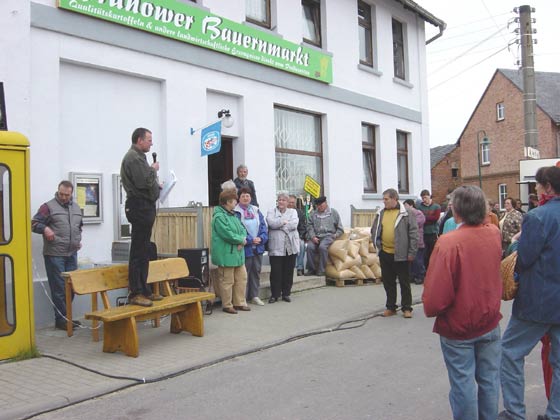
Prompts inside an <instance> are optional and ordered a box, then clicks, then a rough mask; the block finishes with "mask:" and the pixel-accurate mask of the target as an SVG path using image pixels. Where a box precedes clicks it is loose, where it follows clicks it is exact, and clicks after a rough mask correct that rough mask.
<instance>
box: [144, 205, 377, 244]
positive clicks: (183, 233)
mask: <svg viewBox="0 0 560 420" xmlns="http://www.w3.org/2000/svg"><path fill="white" fill-rule="evenodd" d="M378 211H379V208H375V209H357V208H355V207H354V206H352V205H350V227H367V226H371V225H372V224H373V219H374V217H375V215H376V214H377V212H378ZM213 213H214V207H172V208H161V209H159V210H158V213H157V217H156V221H155V223H154V228H153V231H152V240H153V241H154V242H155V243H156V245H157V248H158V253H160V254H173V255H176V254H177V250H178V249H180V248H208V249H210V248H211V235H212V214H213ZM210 252H211V250H210Z"/></svg>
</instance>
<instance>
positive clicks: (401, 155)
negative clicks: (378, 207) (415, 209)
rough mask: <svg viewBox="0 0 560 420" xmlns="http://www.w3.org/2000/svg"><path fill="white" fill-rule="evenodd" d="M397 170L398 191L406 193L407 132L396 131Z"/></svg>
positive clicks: (407, 189)
mask: <svg viewBox="0 0 560 420" xmlns="http://www.w3.org/2000/svg"><path fill="white" fill-rule="evenodd" d="M397 171H398V183H399V193H404V194H408V192H409V182H408V134H407V133H405V132H403V131H397Z"/></svg>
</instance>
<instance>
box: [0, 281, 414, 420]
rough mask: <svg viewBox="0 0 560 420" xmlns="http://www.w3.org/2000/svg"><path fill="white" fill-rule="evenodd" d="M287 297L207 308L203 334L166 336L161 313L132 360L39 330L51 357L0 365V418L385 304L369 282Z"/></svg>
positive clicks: (85, 333)
mask: <svg viewBox="0 0 560 420" xmlns="http://www.w3.org/2000/svg"><path fill="white" fill-rule="evenodd" d="M421 293H422V287H421V286H416V285H412V295H413V300H414V302H417V301H418V300H419V299H420V296H421ZM292 297H293V300H292V303H286V302H282V301H279V302H277V303H274V304H272V305H271V304H266V305H265V306H256V305H251V309H252V311H251V312H240V313H239V314H237V315H230V314H226V313H224V312H222V311H221V308H219V307H218V308H215V310H214V313H213V314H212V315H210V316H205V317H204V321H205V335H204V337H193V336H191V335H190V334H188V333H181V334H178V335H175V334H169V332H168V329H169V318H165V319H163V320H162V325H161V327H160V328H152V327H151V325H150V323H149V322H144V323H141V324H139V325H138V335H139V341H140V344H139V346H140V355H139V357H138V358H133V357H127V356H125V355H124V354H123V353H120V352H118V353H103V352H102V342H101V341H100V342H98V343H94V342H93V341H92V340H91V331H90V330H89V329H80V330H76V331H75V333H74V336H73V337H71V338H68V337H66V333H65V332H64V331H60V330H54V329H53V328H52V327H51V328H47V329H43V330H39V331H37V332H36V338H37V346H38V348H39V351H40V352H41V354H42V355H43V356H51V357H54V358H56V359H59V360H55V359H53V358H51V357H41V358H37V359H31V360H26V361H21V362H14V363H2V364H0V419H1V420H4V419H10V420H13V419H23V418H28V417H30V416H33V415H35V414H39V413H42V412H45V411H49V410H53V409H56V408H60V407H64V406H66V405H70V404H73V403H76V402H79V401H83V400H87V399H90V398H94V397H96V396H100V395H102V394H106V393H109V392H112V391H115V390H118V389H121V388H125V387H128V386H132V385H135V384H139V383H143V382H144V381H155V380H158V379H160V378H162V377H164V376H169V375H174V374H179V373H182V372H186V371H189V370H193V369H197V368H200V367H203V366H205V365H209V364H213V363H217V362H220V361H221V360H224V359H227V358H231V357H235V356H236V355H242V354H244V353H248V352H254V351H258V350H260V349H262V348H263V347H267V346H271V345H274V344H278V343H281V342H283V341H285V340H287V339H289V338H291V337H296V336H298V335H301V334H305V333H310V332H313V331H318V330H321V329H327V328H331V327H336V326H337V325H338V324H339V323H341V322H344V321H348V320H352V319H357V318H361V317H363V316H366V315H371V314H373V313H379V312H381V311H382V310H383V309H384V308H385V291H384V289H383V286H382V285H376V284H371V283H368V284H367V285H364V286H347V287H344V288H337V287H322V288H318V289H311V290H307V291H303V292H299V293H295V294H293V295H292ZM403 322H414V319H412V320H404V319H403ZM104 375H108V376H109V377H108V376H104Z"/></svg>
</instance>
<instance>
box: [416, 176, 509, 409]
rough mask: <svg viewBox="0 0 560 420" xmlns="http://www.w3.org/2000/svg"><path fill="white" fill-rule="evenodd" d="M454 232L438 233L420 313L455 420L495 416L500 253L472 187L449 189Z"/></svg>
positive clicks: (479, 193) (478, 192)
mask: <svg viewBox="0 0 560 420" xmlns="http://www.w3.org/2000/svg"><path fill="white" fill-rule="evenodd" d="M452 196H453V217H454V218H455V221H456V222H457V224H458V227H457V229H456V230H454V231H451V232H449V233H446V234H445V235H443V236H441V237H440V238H439V239H438V241H437V243H436V246H435V248H434V251H433V253H432V257H431V259H430V266H429V268H428V272H427V274H426V279H425V282H424V294H423V296H422V300H423V302H424V312H425V313H426V316H428V317H432V316H435V317H436V321H435V323H434V332H435V333H437V334H439V335H440V343H441V351H442V353H443V358H444V360H445V365H446V367H447V373H448V376H449V383H450V385H451V390H450V392H449V402H450V404H451V410H452V412H453V418H454V419H455V420H465V419H479V420H495V419H496V417H497V415H498V399H499V389H500V378H499V373H500V355H501V342H500V326H499V321H500V319H501V318H502V315H501V313H500V300H501V296H502V280H501V277H500V261H501V256H502V249H501V236H500V231H499V229H498V228H497V227H496V226H494V225H490V224H484V219H485V218H486V198H485V197H484V193H483V192H482V190H481V189H480V188H478V187H473V186H463V187H459V188H457V189H456V190H455V191H454V192H453V195H452Z"/></svg>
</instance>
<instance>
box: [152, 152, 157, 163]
mask: <svg viewBox="0 0 560 420" xmlns="http://www.w3.org/2000/svg"><path fill="white" fill-rule="evenodd" d="M152 159H153V160H154V163H156V161H157V153H156V152H152Z"/></svg>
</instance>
